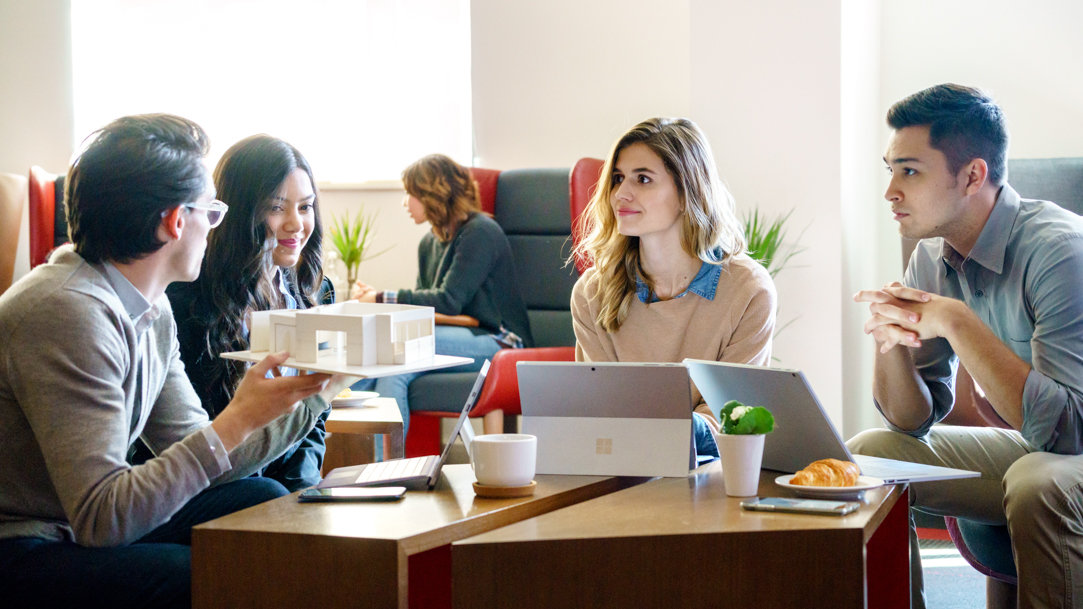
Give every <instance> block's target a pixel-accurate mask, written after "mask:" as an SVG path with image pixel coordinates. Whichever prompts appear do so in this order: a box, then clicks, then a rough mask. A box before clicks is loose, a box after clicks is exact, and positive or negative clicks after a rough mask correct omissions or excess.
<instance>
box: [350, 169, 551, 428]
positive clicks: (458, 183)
mask: <svg viewBox="0 0 1083 609" xmlns="http://www.w3.org/2000/svg"><path fill="white" fill-rule="evenodd" d="M402 182H403V186H404V187H405V189H406V197H405V198H404V199H403V202H402V204H403V207H404V208H405V209H406V211H407V213H408V214H409V215H410V218H411V219H413V221H414V222H415V223H416V224H421V223H422V222H428V223H429V224H431V225H432V232H430V233H428V234H426V235H425V236H424V237H422V239H421V243H420V244H419V245H418V249H417V253H418V273H417V287H416V288H415V289H412V290H411V289H400V290H391V291H384V290H377V289H376V288H374V287H372V286H370V285H367V284H365V283H362V282H360V281H358V282H357V289H358V293H357V295H356V298H357V299H358V300H360V301H361V302H386V303H396V302H397V303H402V304H413V305H424V306H430V307H433V308H435V309H436V312H437V313H438V314H442V315H447V316H460V315H465V316H469V317H470V318H473V319H475V320H477V324H478V325H477V326H476V327H467V326H455V325H438V326H437V327H436V352H437V353H439V354H442V355H457V356H462V357H470V358H473V359H474V363H473V364H470V365H463V366H458V367H455V368H451V369H449V370H446V371H444V372H465V371H471V370H480V369H481V365H482V363H484V360H485V359H486V358H491V357H492V356H493V354H495V353H496V352H497V351H498V350H499V349H501V348H506V347H511V348H518V347H523V346H527V347H529V346H531V344H532V339H531V335H530V322H529V321H528V320H527V315H526V305H524V304H523V299H522V297H521V296H520V293H519V281H518V276H517V275H516V272H515V263H514V261H513V260H512V256H511V246H510V245H508V238H507V237H506V236H505V235H504V231H503V230H502V229H501V228H500V225H499V224H497V223H496V222H495V221H494V220H493V219H492V218H490V217H489V215H488V214H486V213H484V212H483V211H481V205H480V203H479V201H478V190H477V184H476V183H475V182H474V179H473V178H472V177H471V176H470V171H469V170H468V169H467V168H466V167H463V166H461V165H459V164H458V163H456V162H455V161H453V160H451V159H450V158H448V157H446V156H444V155H442V154H433V155H429V156H426V157H424V158H422V159H420V160H418V161H416V162H414V163H413V164H412V165H410V166H409V167H407V168H406V169H405V170H403V172H402ZM440 372H441V371H436V372H431V373H424V374H439V373H440ZM420 374H423V373H410V374H400V375H398V376H392V377H384V378H380V379H376V380H375V381H364V382H362V383H360V384H358V385H355V386H354V388H355V389H359V388H365V389H375V390H376V391H378V392H379V393H380V395H382V396H387V397H393V398H395V400H396V401H397V402H398V404H399V410H401V411H402V420H403V433H404V434H405V433H406V428H407V426H408V425H409V420H410V405H409V400H408V391H409V385H410V382H411V381H413V379H415V378H417V377H418V376H420Z"/></svg>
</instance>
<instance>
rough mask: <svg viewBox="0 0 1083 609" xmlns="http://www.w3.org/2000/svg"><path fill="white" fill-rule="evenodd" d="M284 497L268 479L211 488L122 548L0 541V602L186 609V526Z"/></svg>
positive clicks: (28, 540) (188, 575)
mask: <svg viewBox="0 0 1083 609" xmlns="http://www.w3.org/2000/svg"><path fill="white" fill-rule="evenodd" d="M286 494H288V493H287V492H286V489H285V488H284V487H283V486H282V485H281V484H279V483H278V482H275V481H274V480H271V479H269V478H245V479H242V480H237V481H236V482H230V483H228V484H223V485H221V486H216V487H213V488H210V489H207V490H206V491H203V492H202V493H200V494H198V495H196V496H195V497H193V498H192V500H191V501H189V502H188V503H187V504H186V505H185V506H184V507H183V508H181V509H180V511H178V512H177V513H176V514H174V515H173V518H172V519H170V520H169V521H168V522H166V523H165V524H163V525H162V526H160V527H158V528H157V529H155V530H153V531H151V532H150V533H148V534H147V535H146V536H145V537H143V538H142V539H140V540H139V541H138V542H136V543H133V544H130V545H127V546H118V547H112V548H88V547H84V546H80V545H78V544H75V543H72V542H70V541H52V540H47V539H38V538H31V537H23V538H18V539H4V540H0V605H3V606H4V607H11V608H12V609H15V608H21V607H35V608H36V607H109V608H110V609H124V608H128V607H133V608H134V607H147V608H166V607H190V606H191V604H192V599H191V594H192V584H191V579H192V575H191V574H192V569H191V548H190V547H189V544H191V542H192V530H191V529H192V526H194V525H196V524H199V523H201V522H206V521H208V520H213V519H215V518H218V517H219V516H224V515H226V514H231V513H233V512H236V511H238V510H242V509H244V508H246V507H250V506H253V505H256V504H257V503H263V502H264V501H268V500H270V499H274V498H276V497H281V496H282V495H286Z"/></svg>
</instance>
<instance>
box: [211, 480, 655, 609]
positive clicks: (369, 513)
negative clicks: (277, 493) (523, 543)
mask: <svg viewBox="0 0 1083 609" xmlns="http://www.w3.org/2000/svg"><path fill="white" fill-rule="evenodd" d="M536 480H537V483H538V486H537V490H536V492H535V494H534V495H533V496H532V497H523V498H517V499H483V498H480V497H475V496H474V491H473V487H472V483H473V482H474V472H473V470H472V469H470V466H469V465H465V464H461V465H448V466H445V467H444V475H443V476H442V479H441V481H440V484H439V485H438V487H437V488H436V490H434V491H410V492H408V493H407V494H406V498H405V499H403V500H402V501H399V502H393V503H336V504H311V503H305V504H301V503H298V502H297V498H296V496H294V495H291V496H288V497H281V498H279V499H276V500H274V501H269V502H267V503H264V504H261V505H257V506H254V507H252V508H249V509H247V510H243V511H240V512H237V513H235V514H231V515H229V516H224V517H222V518H219V519H217V520H213V521H211V522H208V523H204V524H201V525H198V526H196V527H195V528H194V529H193V530H192V595H193V603H192V606H193V607H196V608H208V607H229V608H242V607H316V608H320V609H325V608H332V607H400V608H402V607H448V606H450V604H451V547H450V546H449V545H448V544H450V543H451V542H452V541H455V540H457V539H463V538H465V537H470V536H471V535H477V534H479V533H483V532H485V531H489V530H492V529H495V528H498V527H501V526H504V525H507V524H510V523H513V522H518V521H520V520H525V519H527V518H532V517H534V516H537V515H539V514H544V513H546V512H550V511H553V510H556V509H559V508H562V507H565V506H568V505H572V504H575V503H579V502H581V501H586V500H588V499H593V498H595V497H599V496H601V495H605V494H607V493H611V492H615V491H618V490H620V489H622V488H627V487H628V486H630V485H632V484H637V483H641V482H643V481H645V479H642V478H607V477H595V476H538V477H537V478H536Z"/></svg>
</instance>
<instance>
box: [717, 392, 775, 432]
mask: <svg viewBox="0 0 1083 609" xmlns="http://www.w3.org/2000/svg"><path fill="white" fill-rule="evenodd" d="M737 408H743V409H745V412H744V414H742V415H740V416H739V417H738V418H737V420H734V419H733V411H734V410H736V409H737ZM719 416H721V417H722V432H723V433H727V434H738V435H749V434H765V433H770V432H771V431H772V430H774V428H775V417H774V415H772V414H771V411H769V410H767V409H766V408H764V407H763V406H752V407H747V406H745V405H744V404H742V403H740V402H738V401H737V400H730V401H728V402H726V404H725V405H724V406H722V410H721V411H720V412H719Z"/></svg>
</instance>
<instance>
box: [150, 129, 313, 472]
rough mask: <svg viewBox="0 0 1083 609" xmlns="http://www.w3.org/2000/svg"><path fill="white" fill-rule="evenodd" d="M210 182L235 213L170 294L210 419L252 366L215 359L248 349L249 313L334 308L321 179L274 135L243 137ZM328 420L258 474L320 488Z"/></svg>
mask: <svg viewBox="0 0 1083 609" xmlns="http://www.w3.org/2000/svg"><path fill="white" fill-rule="evenodd" d="M214 185H215V188H216V189H217V192H218V194H217V196H218V198H219V199H220V200H221V201H223V202H225V203H226V204H227V205H229V210H230V213H229V214H227V215H226V217H225V219H224V220H223V221H222V224H221V226H219V227H218V228H217V229H216V230H215V231H213V232H212V233H211V235H210V237H209V239H208V241H207V252H206V255H205V256H204V257H203V267H202V270H201V271H200V274H199V279H197V280H196V281H194V282H192V283H187V284H183V283H182V284H173V286H171V287H170V288H169V290H168V292H167V293H168V295H169V300H170V303H171V305H172V307H173V315H174V317H175V318H176V320H177V333H178V337H179V339H180V348H181V358H182V359H183V361H184V365H185V369H186V370H187V372H188V377H189V379H191V381H192V385H193V387H195V389H196V391H197V392H198V393H199V396H200V398H201V399H202V401H203V407H204V408H205V409H206V410H207V412H208V414H210V415H211V417H212V418H213V417H215V416H216V415H217V414H218V413H219V412H220V411H221V410H222V408H224V407H225V405H226V404H228V403H229V400H230V399H231V398H232V396H233V392H234V390H235V389H236V387H237V384H238V383H239V382H240V380H241V378H242V377H243V376H244V372H245V370H246V369H247V366H248V365H247V364H246V363H244V362H240V361H236V360H229V359H223V358H221V357H219V356H220V355H221V354H222V353H224V352H228V351H240V350H245V349H248V327H249V321H250V315H251V313H252V312H253V311H264V310H269V309H304V308H308V307H311V306H313V305H317V304H326V303H330V302H334V290H333V288H332V287H331V283H330V281H328V280H326V279H325V278H324V277H323V263H322V249H321V246H322V241H323V224H322V222H321V221H320V211H319V196H318V193H317V192H316V182H315V179H314V178H313V177H312V169H311V167H310V166H309V164H308V161H307V160H305V157H304V156H303V155H302V154H301V153H300V151H298V150H297V149H296V148H294V147H293V146H291V145H290V144H288V143H286V142H284V141H282V140H280V139H277V138H273V137H270V136H268V135H254V136H251V137H248V138H245V139H243V140H241V141H240V142H237V143H236V144H234V145H233V146H232V147H231V148H230V149H229V150H227V151H226V153H225V154H224V155H223V156H222V159H221V160H220V161H219V162H218V166H217V167H216V168H215V170H214ZM310 399H311V398H310ZM326 418H327V412H324V414H323V416H322V417H321V420H320V421H319V423H318V424H317V425H316V427H314V428H313V430H312V431H311V432H310V433H309V435H308V436H307V437H306V438H304V439H303V440H302V441H300V442H299V443H297V444H295V445H294V446H293V447H291V448H290V449H289V450H288V451H287V452H286V453H284V454H283V455H282V456H281V457H279V458H278V459H276V460H275V461H273V462H272V463H270V464H269V465H268V466H267V467H265V468H264V470H263V472H262V474H263V475H265V476H268V477H270V478H274V479H276V480H278V481H279V482H281V483H282V484H283V485H284V486H285V487H286V488H288V489H289V490H291V491H294V490H297V489H299V488H303V487H306V486H311V485H313V484H316V483H317V482H319V480H320V467H321V466H322V464H323V455H324V450H325V445H324V436H325V435H326V431H325V429H324V421H325V420H326Z"/></svg>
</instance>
